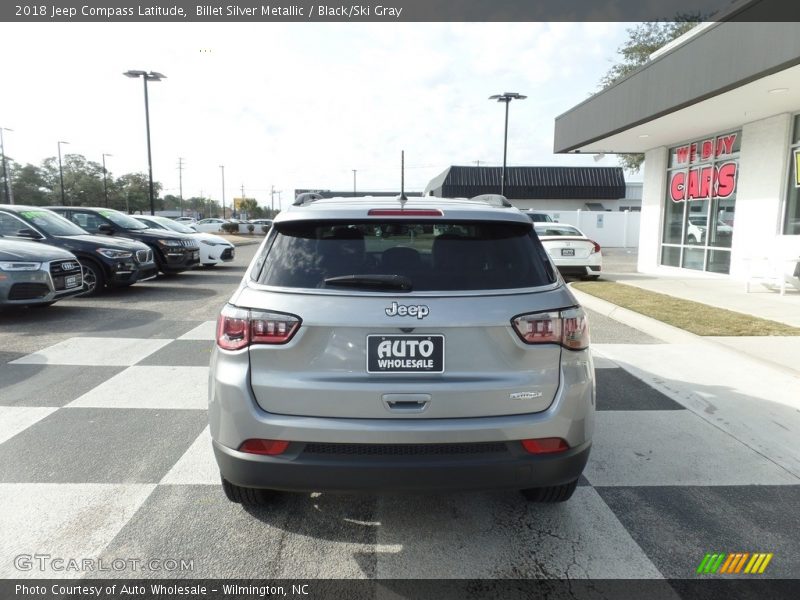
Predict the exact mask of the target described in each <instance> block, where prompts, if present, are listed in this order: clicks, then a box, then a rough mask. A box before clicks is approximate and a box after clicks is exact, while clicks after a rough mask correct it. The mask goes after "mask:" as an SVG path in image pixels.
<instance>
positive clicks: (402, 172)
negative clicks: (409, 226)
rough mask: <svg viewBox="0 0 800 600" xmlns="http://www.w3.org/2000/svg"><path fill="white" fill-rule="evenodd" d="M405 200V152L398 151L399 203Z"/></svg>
mask: <svg viewBox="0 0 800 600" xmlns="http://www.w3.org/2000/svg"><path fill="white" fill-rule="evenodd" d="M406 200H408V198H406V151H405V150H400V202H401V203H404V202H405V201H406Z"/></svg>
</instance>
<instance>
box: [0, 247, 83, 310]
mask: <svg viewBox="0 0 800 600" xmlns="http://www.w3.org/2000/svg"><path fill="white" fill-rule="evenodd" d="M82 291H83V273H82V271H81V265H80V263H79V262H78V259H77V258H76V257H75V255H74V254H71V253H70V252H67V251H66V250H62V249H61V248H56V247H55V246H48V245H47V244H38V243H36V242H23V241H14V240H8V239H6V238H3V237H2V236H0V308H2V307H8V306H19V305H22V306H50V305H51V304H53V303H54V302H57V301H58V300H63V299H64V298H69V297H70V296H76V295H78V294H80V293H81V292H82Z"/></svg>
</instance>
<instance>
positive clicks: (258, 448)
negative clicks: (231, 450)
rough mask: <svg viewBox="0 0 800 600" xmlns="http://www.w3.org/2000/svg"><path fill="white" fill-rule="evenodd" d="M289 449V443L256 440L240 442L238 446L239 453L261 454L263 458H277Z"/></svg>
mask: <svg viewBox="0 0 800 600" xmlns="http://www.w3.org/2000/svg"><path fill="white" fill-rule="evenodd" d="M288 447H289V442H287V441H284V440H258V439H250V440H246V441H245V442H242V445H241V446H239V452H247V453H248V454H262V455H265V456H277V455H278V454H283V453H284V452H286V448H288Z"/></svg>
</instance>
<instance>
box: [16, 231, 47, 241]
mask: <svg viewBox="0 0 800 600" xmlns="http://www.w3.org/2000/svg"><path fill="white" fill-rule="evenodd" d="M17 237H21V238H28V239H29V240H41V239H42V238H43V237H44V236H42V235H41V234H40V233H39V232H37V231H34V230H33V229H20V230H19V231H18V232H17Z"/></svg>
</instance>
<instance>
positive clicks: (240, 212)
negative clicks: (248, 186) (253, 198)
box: [233, 184, 249, 217]
mask: <svg viewBox="0 0 800 600" xmlns="http://www.w3.org/2000/svg"><path fill="white" fill-rule="evenodd" d="M242 202H244V184H242ZM241 206H242V205H241V204H240V205H239V208H240V210H239V215H240V216H241V214H242V211H241ZM233 216H234V217H235V216H236V215H235V214H234V215H233ZM248 216H249V215H248Z"/></svg>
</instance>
